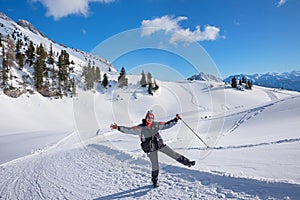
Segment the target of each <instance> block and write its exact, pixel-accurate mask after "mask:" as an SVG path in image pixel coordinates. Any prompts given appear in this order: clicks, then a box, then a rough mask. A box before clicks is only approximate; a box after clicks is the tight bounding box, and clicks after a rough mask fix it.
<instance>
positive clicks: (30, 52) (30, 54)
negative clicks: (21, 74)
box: [26, 40, 35, 66]
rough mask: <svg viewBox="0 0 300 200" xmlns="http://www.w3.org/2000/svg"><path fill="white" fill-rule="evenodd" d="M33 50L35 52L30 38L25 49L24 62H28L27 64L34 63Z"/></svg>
mask: <svg viewBox="0 0 300 200" xmlns="http://www.w3.org/2000/svg"><path fill="white" fill-rule="evenodd" d="M34 52H35V47H34V45H33V42H32V41H31V40H30V42H29V46H28V48H27V50H26V56H27V60H26V63H29V66H31V65H33V63H34V59H35V54H34Z"/></svg>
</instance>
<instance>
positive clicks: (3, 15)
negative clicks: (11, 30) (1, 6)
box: [0, 12, 14, 22]
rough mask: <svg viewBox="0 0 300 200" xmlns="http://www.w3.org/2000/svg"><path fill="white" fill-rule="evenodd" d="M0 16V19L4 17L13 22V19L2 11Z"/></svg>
mask: <svg viewBox="0 0 300 200" xmlns="http://www.w3.org/2000/svg"><path fill="white" fill-rule="evenodd" d="M0 18H1V19H4V20H6V21H9V22H14V20H12V19H11V18H9V17H8V16H7V15H6V14H4V13H3V12H0Z"/></svg>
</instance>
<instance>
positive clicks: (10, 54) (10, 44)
mask: <svg viewBox="0 0 300 200" xmlns="http://www.w3.org/2000/svg"><path fill="white" fill-rule="evenodd" d="M6 40H7V53H6V59H7V66H8V68H9V69H10V68H11V67H12V66H14V62H15V60H16V58H15V43H14V41H13V40H12V39H11V38H10V37H9V35H7V36H6Z"/></svg>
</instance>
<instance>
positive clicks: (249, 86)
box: [247, 80, 253, 90]
mask: <svg viewBox="0 0 300 200" xmlns="http://www.w3.org/2000/svg"><path fill="white" fill-rule="evenodd" d="M252 86H253V84H252V81H250V80H248V81H247V89H249V90H252Z"/></svg>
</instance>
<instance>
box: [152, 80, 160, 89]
mask: <svg viewBox="0 0 300 200" xmlns="http://www.w3.org/2000/svg"><path fill="white" fill-rule="evenodd" d="M158 89H159V86H158V85H157V83H156V81H155V80H154V88H153V90H154V91H157V90H158Z"/></svg>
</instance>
